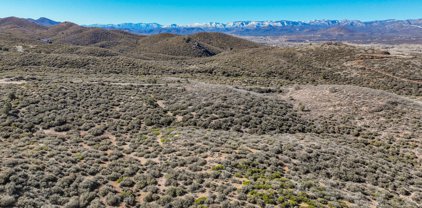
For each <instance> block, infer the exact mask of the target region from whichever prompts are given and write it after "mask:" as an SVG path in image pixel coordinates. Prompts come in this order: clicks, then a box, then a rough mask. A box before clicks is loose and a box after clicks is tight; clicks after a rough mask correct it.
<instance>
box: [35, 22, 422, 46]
mask: <svg viewBox="0 0 422 208" xmlns="http://www.w3.org/2000/svg"><path fill="white" fill-rule="evenodd" d="M28 20H29V21H31V22H34V23H36V24H39V25H42V26H45V27H51V26H54V25H58V24H59V23H60V22H57V21H53V20H50V19H48V18H39V19H37V20H34V19H28ZM84 26H85V27H90V28H103V29H108V30H121V31H126V32H130V33H133V34H138V35H153V34H161V33H172V34H178V35H190V34H194V33H199V32H221V33H226V34H231V35H237V36H272V37H278V38H280V39H282V40H285V41H294V42H306V41H349V42H358V43H369V42H374V43H422V19H413V20H380V21H368V22H364V21H359V20H315V21H309V22H305V21H288V20H282V21H236V22H229V23H218V22H210V23H195V24H188V25H177V24H171V25H161V24H157V23H122V24H92V25H84Z"/></svg>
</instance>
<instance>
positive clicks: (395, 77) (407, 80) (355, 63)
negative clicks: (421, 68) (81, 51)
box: [345, 60, 422, 84]
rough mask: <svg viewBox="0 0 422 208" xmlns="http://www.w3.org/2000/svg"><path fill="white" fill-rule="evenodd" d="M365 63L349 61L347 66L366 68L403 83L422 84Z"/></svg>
mask: <svg viewBox="0 0 422 208" xmlns="http://www.w3.org/2000/svg"><path fill="white" fill-rule="evenodd" d="M363 61H364V60H355V61H349V62H347V63H345V64H346V65H349V66H355V67H358V68H364V69H367V70H370V71H373V72H376V73H379V74H382V75H385V76H387V77H391V78H394V79H398V80H401V81H404V82H411V83H416V84H422V81H419V80H411V79H406V78H403V77H399V76H396V75H393V74H390V73H387V72H385V71H382V70H379V69H374V68H371V67H368V66H367V65H365V63H364V62H363Z"/></svg>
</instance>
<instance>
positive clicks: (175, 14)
mask: <svg viewBox="0 0 422 208" xmlns="http://www.w3.org/2000/svg"><path fill="white" fill-rule="evenodd" d="M8 16H17V17H29V18H38V17H48V18H51V19H54V20H58V21H65V20H67V21H71V22H75V23H78V24H93V23H123V22H157V23H161V24H170V23H177V24H187V23H196V22H211V21H213V22H229V21H236V20H304V21H307V20H315V19H359V20H381V19H416V18H422V0H353V1H351V0H349V1H347V0H343V1H340V0H278V1H277V0H253V1H250V0H182V1H176V0H166V1H160V0H0V17H8Z"/></svg>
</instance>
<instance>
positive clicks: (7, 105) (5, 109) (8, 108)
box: [2, 100, 12, 115]
mask: <svg viewBox="0 0 422 208" xmlns="http://www.w3.org/2000/svg"><path fill="white" fill-rule="evenodd" d="M11 110H12V104H11V103H10V101H9V100H7V101H6V103H4V106H3V110H2V113H3V114H4V115H9V112H10V111H11Z"/></svg>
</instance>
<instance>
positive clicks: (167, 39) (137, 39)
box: [0, 18, 258, 57]
mask: <svg viewBox="0 0 422 208" xmlns="http://www.w3.org/2000/svg"><path fill="white" fill-rule="evenodd" d="M0 28H2V30H0V35H1V34H3V35H11V36H13V37H16V38H19V39H23V40H28V41H40V42H44V43H48V44H69V45H76V46H97V47H100V48H107V49H112V50H115V51H116V52H123V53H155V54H164V55H170V56H185V57H204V56H213V55H216V54H218V53H220V52H222V51H226V50H233V49H245V48H254V47H258V44H256V43H253V42H251V41H247V40H243V39H241V38H236V37H233V36H229V35H225V34H219V33H199V34H196V35H192V36H178V35H170V34H158V35H152V36H140V35H134V34H131V33H128V32H124V31H119V30H106V29H100V28H88V27H82V26H79V25H77V24H74V23H71V22H63V23H59V24H56V25H52V26H49V27H44V26H41V25H39V24H37V23H34V22H33V21H31V20H27V19H20V18H4V19H1V21H0Z"/></svg>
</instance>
